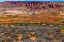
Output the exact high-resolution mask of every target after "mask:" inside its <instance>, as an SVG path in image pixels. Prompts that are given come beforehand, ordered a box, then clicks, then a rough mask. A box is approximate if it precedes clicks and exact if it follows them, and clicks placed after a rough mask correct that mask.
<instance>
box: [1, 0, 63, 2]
mask: <svg viewBox="0 0 64 42" xmlns="http://www.w3.org/2000/svg"><path fill="white" fill-rule="evenodd" d="M4 1H5V0H0V2H4ZM9 1H10V0H9ZM15 1H18V0H15ZM20 1H64V0H20Z"/></svg>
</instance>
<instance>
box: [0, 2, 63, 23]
mask: <svg viewBox="0 0 64 42" xmlns="http://www.w3.org/2000/svg"><path fill="white" fill-rule="evenodd" d="M63 7H64V3H60V2H2V3H0V15H2V16H4V17H5V18H4V17H3V18H0V20H2V19H3V21H4V22H5V23H8V22H15V21H16V22H34V21H36V22H39V21H44V22H57V21H60V20H62V21H63V20H64V15H63V14H64V8H63ZM2 16H0V17H2ZM13 17H14V18H13ZM16 18H17V20H15V19H16ZM12 20H13V21H12ZM3 21H0V22H2V23H3Z"/></svg>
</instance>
